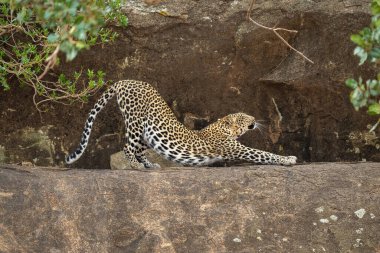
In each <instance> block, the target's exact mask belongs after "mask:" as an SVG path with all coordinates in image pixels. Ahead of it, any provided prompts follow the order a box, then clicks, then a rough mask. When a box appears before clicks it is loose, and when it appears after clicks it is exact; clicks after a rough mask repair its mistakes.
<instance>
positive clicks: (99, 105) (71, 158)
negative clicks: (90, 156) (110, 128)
mask: <svg viewBox="0 0 380 253" xmlns="http://www.w3.org/2000/svg"><path fill="white" fill-rule="evenodd" d="M118 84H119V83H116V84H114V85H113V86H111V87H110V88H109V89H108V90H106V91H105V92H104V93H103V95H102V96H101V97H100V98H99V99H98V101H97V102H96V104H95V105H94V107H93V108H92V110H91V111H90V113H89V115H88V118H87V121H86V125H85V127H84V130H83V133H82V139H81V141H80V144H79V147H78V148H77V149H76V150H75V151H74V152H73V153H71V154H70V155H68V156H66V159H65V161H66V163H67V164H71V163H73V162H75V161H76V160H78V159H79V158H80V157H81V156H82V154H83V152H84V150H85V149H86V147H87V144H88V140H89V139H90V134H91V130H92V124H93V123H94V121H95V118H96V115H98V113H99V112H100V111H101V110H102V109H103V107H104V106H105V105H106V104H107V102H108V101H109V100H110V99H111V98H112V97H113V96H114V95H115V94H116V90H117V87H118Z"/></svg>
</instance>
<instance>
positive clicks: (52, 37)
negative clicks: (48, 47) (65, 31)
mask: <svg viewBox="0 0 380 253" xmlns="http://www.w3.org/2000/svg"><path fill="white" fill-rule="evenodd" d="M58 38H59V36H58V34H56V33H51V34H49V36H48V37H47V41H48V42H49V43H55V42H57V41H58Z"/></svg>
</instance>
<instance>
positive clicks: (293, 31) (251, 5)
mask: <svg viewBox="0 0 380 253" xmlns="http://www.w3.org/2000/svg"><path fill="white" fill-rule="evenodd" d="M254 3H255V0H252V1H251V4H250V6H249V8H248V11H247V19H248V20H249V21H251V22H252V23H254V24H255V25H257V26H258V27H261V28H263V29H266V30H270V31H272V32H273V33H274V34H275V35H276V36H277V37H278V38H279V39H280V40H281V41H282V42H284V44H285V45H286V46H287V47H289V48H290V49H292V50H293V51H295V52H296V53H297V54H299V55H300V56H302V58H304V59H305V60H307V61H308V62H310V63H312V64H314V62H313V61H312V60H310V59H309V58H308V57H306V56H305V55H304V54H303V53H301V52H300V51H298V50H297V49H295V48H294V47H292V46H291V45H290V44H289V43H288V42H287V41H286V40H285V39H284V38H283V37H282V36H281V35H280V34H279V33H278V31H285V32H290V33H297V32H298V31H296V30H288V29H285V28H276V27H268V26H265V25H262V24H260V23H258V22H257V21H255V20H253V19H252V18H251V11H252V9H253V5H254Z"/></svg>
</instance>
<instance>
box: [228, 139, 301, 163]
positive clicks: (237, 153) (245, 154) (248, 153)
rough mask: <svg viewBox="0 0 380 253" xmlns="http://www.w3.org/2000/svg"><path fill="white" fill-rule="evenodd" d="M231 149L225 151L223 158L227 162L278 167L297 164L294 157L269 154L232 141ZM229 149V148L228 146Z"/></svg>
mask: <svg viewBox="0 0 380 253" xmlns="http://www.w3.org/2000/svg"><path fill="white" fill-rule="evenodd" d="M233 142H234V143H233V149H232V150H231V149H230V148H229V149H230V150H225V152H224V157H225V158H226V159H227V160H232V161H234V160H235V161H236V160H240V161H245V162H253V163H257V164H279V165H286V166H290V165H294V164H296V162H297V157H295V156H281V155H276V154H273V153H270V152H266V151H262V150H259V149H254V148H250V147H246V146H244V145H242V144H240V143H239V142H237V141H235V140H233ZM230 147H231V146H230Z"/></svg>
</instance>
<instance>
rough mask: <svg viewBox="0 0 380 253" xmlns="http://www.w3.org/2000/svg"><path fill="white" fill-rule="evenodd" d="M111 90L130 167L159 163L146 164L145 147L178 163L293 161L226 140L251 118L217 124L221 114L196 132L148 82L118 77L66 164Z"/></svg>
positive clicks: (83, 144)
mask: <svg viewBox="0 0 380 253" xmlns="http://www.w3.org/2000/svg"><path fill="white" fill-rule="evenodd" d="M115 95H116V100H117V103H118V106H119V109H120V111H121V114H122V117H123V119H124V124H125V145H124V147H123V151H124V154H125V157H126V158H127V160H129V161H130V166H131V167H132V169H143V168H160V165H159V164H157V163H151V162H150V161H149V160H148V159H147V157H146V156H145V152H146V150H147V149H153V150H154V151H155V152H157V153H158V154H160V155H161V156H163V157H164V158H165V159H167V160H170V161H174V162H176V163H179V164H182V165H184V166H208V165H211V164H215V163H217V162H221V161H224V160H225V159H226V160H232V159H235V160H248V161H252V162H255V163H264V164H268V163H272V164H282V165H290V164H293V163H294V162H293V161H294V158H283V157H280V156H277V155H274V154H271V153H268V152H265V151H260V150H254V149H250V148H248V147H245V146H243V145H241V144H239V143H238V142H237V141H236V143H235V142H233V141H232V140H233V139H234V138H236V136H238V135H239V136H240V135H242V134H243V133H245V132H246V131H247V130H246V128H248V129H251V128H254V126H253V127H252V124H255V123H254V122H255V121H254V118H253V121H252V122H250V123H251V124H250V125H248V126H247V123H246V121H243V122H244V123H240V125H239V124H235V125H233V124H230V125H223V124H221V123H222V122H224V121H227V120H223V119H222V120H219V121H217V122H216V123H214V124H211V125H210V126H208V127H206V128H205V129H203V130H201V131H194V130H190V129H188V128H186V127H185V126H184V125H183V124H182V123H181V122H179V121H178V120H177V118H176V116H175V114H174V113H173V111H172V110H171V109H170V107H169V106H168V104H167V103H166V102H165V100H164V99H163V98H162V97H161V95H160V94H159V93H158V91H157V90H156V89H155V88H154V87H153V86H152V85H151V84H149V83H147V82H144V81H137V80H122V81H118V82H116V83H115V84H113V85H112V86H111V87H109V88H108V89H107V90H106V91H105V92H104V93H103V94H102V95H101V97H100V98H99V99H98V100H97V102H96V103H95V105H94V106H93V108H92V109H91V111H90V113H89V115H88V117H87V120H86V122H85V127H84V130H83V132H82V136H81V140H80V144H79V146H78V148H77V149H76V150H75V151H74V152H72V153H71V154H69V155H68V156H66V158H65V162H66V164H72V163H74V162H75V161H77V160H78V159H79V158H80V157H81V156H82V155H83V153H84V151H85V149H86V147H87V145H88V143H89V138H90V134H91V131H92V127H93V123H94V121H95V119H96V117H97V115H98V113H99V112H100V111H101V110H102V109H103V108H104V107H105V105H106V104H107V103H108V101H109V100H111V99H112V98H113V97H114V96H115ZM227 118H231V119H232V118H233V117H228V116H227ZM227 118H226V119H227ZM231 122H232V121H231ZM235 123H238V122H237V121H236V122H235ZM218 126H219V127H218ZM223 127H224V128H223ZM228 127H230V129H228ZM213 131H214V132H213ZM223 146H225V147H223ZM234 148H235V149H234ZM239 148H241V151H239ZM230 152H231V153H230ZM251 157H252V159H251ZM267 157H270V159H267Z"/></svg>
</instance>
